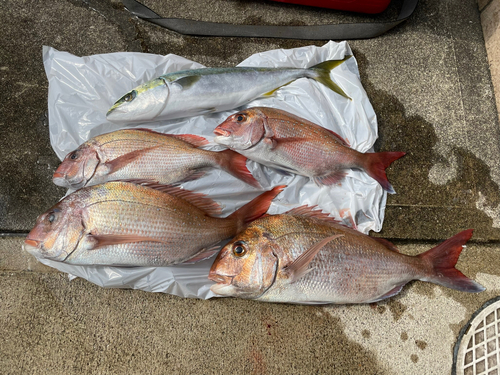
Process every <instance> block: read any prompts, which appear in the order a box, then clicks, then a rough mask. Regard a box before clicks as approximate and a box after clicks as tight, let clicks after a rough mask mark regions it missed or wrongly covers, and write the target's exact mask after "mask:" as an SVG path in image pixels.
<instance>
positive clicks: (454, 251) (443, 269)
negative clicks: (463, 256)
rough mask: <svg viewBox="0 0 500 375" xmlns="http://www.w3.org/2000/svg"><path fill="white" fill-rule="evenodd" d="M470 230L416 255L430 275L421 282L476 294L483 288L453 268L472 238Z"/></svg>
mask: <svg viewBox="0 0 500 375" xmlns="http://www.w3.org/2000/svg"><path fill="white" fill-rule="evenodd" d="M472 231H473V230H472V229H468V230H464V231H463V232H460V233H458V234H456V235H455V236H453V237H451V238H449V239H447V240H446V241H444V242H443V243H441V244H439V245H438V246H436V247H434V248H432V249H430V250H428V251H426V252H425V253H422V254H419V255H417V257H418V258H420V259H421V260H423V262H424V263H426V264H427V265H428V267H430V271H428V272H430V275H429V276H427V277H426V278H425V280H424V279H422V280H423V281H430V282H432V283H435V284H439V285H442V286H445V287H447V288H451V289H456V290H460V291H462V292H469V293H478V292H482V291H484V290H485V288H484V287H483V286H482V285H481V284H479V283H477V282H475V281H474V280H471V279H469V278H468V277H467V276H465V275H464V274H463V273H462V272H460V271H459V270H457V269H456V268H455V265H456V263H457V261H458V257H459V256H460V253H461V252H462V250H463V248H464V245H465V243H466V242H467V241H468V240H469V239H470V238H471V237H472Z"/></svg>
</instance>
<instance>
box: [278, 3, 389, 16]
mask: <svg viewBox="0 0 500 375" xmlns="http://www.w3.org/2000/svg"><path fill="white" fill-rule="evenodd" d="M273 1H279V2H280V3H291V4H301V5H308V6H313V7H321V8H330V9H338V10H348V11H351V12H359V13H371V14H374V13H380V12H383V11H384V10H385V9H386V8H387V6H388V5H389V3H390V2H391V0H273Z"/></svg>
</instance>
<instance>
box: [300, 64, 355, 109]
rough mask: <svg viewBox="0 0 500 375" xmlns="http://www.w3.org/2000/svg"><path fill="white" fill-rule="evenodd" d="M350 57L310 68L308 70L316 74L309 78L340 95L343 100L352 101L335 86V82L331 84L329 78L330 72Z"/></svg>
mask: <svg viewBox="0 0 500 375" xmlns="http://www.w3.org/2000/svg"><path fill="white" fill-rule="evenodd" d="M351 57H352V56H351V55H348V56H346V57H344V58H343V59H342V60H328V61H323V62H322V63H319V64H317V65H314V66H312V67H310V68H309V70H311V71H314V72H315V73H316V74H315V76H314V77H311V78H313V79H315V80H316V81H318V82H319V83H321V84H323V85H325V86H326V87H328V88H329V89H331V90H333V91H335V92H336V93H337V94H339V95H342V96H343V97H344V98H347V99H349V100H352V99H351V98H350V97H349V96H348V95H347V94H346V93H345V92H344V90H342V89H341V88H340V86H339V85H337V84H336V83H335V82H333V81H332V79H331V78H330V71H331V70H332V69H334V68H336V67H337V66H339V65H340V64H342V63H343V62H344V61H346V60H348V59H349V58H351Z"/></svg>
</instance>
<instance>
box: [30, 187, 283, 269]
mask: <svg viewBox="0 0 500 375" xmlns="http://www.w3.org/2000/svg"><path fill="white" fill-rule="evenodd" d="M153 187H154V188H152V187H146V186H141V185H136V184H133V183H128V182H108V183H105V184H101V185H94V186H90V187H85V188H82V189H80V190H77V191H76V192H74V193H73V194H70V195H68V196H67V197H66V198H64V199H63V200H61V201H60V202H59V203H57V204H56V205H55V206H53V207H52V208H51V209H49V210H48V211H47V212H45V213H44V214H42V215H40V216H39V217H38V219H37V221H36V224H35V227H34V228H33V229H32V230H31V232H30V233H29V234H28V236H27V238H26V240H25V244H24V248H25V249H26V250H27V251H28V252H30V253H31V254H33V255H35V256H36V257H39V258H46V259H51V260H55V261H59V262H65V263H69V264H77V265H109V266H111V265H115V266H168V265H173V264H178V263H183V262H189V263H193V262H196V261H199V260H202V259H206V258H208V257H210V256H212V255H213V254H214V253H215V252H216V251H217V250H218V248H217V246H216V245H217V244H218V243H219V242H220V241H223V240H225V239H227V238H231V237H232V236H234V235H236V233H238V231H240V230H242V229H243V228H244V227H245V226H246V225H247V224H248V223H249V222H251V221H252V220H254V219H256V218H258V217H260V216H261V215H263V214H265V212H266V211H267V209H268V208H269V205H270V204H271V201H272V199H273V198H274V197H275V196H276V195H278V194H279V193H280V192H281V191H282V190H283V188H284V186H278V187H275V188H274V189H272V190H269V191H266V192H264V193H263V194H261V195H260V196H258V197H256V198H255V199H254V200H252V201H251V202H249V203H247V204H246V205H244V206H243V207H241V208H240V209H238V210H237V211H235V212H234V213H233V214H231V215H229V216H228V217H226V218H218V217H215V215H217V214H219V213H220V211H221V208H220V206H219V205H218V204H217V203H216V202H214V201H213V200H211V199H210V198H207V197H206V196H204V195H203V194H197V193H192V192H190V191H186V190H182V189H180V188H178V187H169V186H153ZM214 246H215V247H214Z"/></svg>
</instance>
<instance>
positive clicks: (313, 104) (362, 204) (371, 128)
mask: <svg viewBox="0 0 500 375" xmlns="http://www.w3.org/2000/svg"><path fill="white" fill-rule="evenodd" d="M345 55H352V51H351V49H350V47H349V45H348V44H347V42H342V43H334V42H329V43H327V44H325V45H324V46H322V47H316V46H308V47H302V48H295V49H289V50H284V49H280V50H273V51H267V52H263V53H259V54H255V55H252V56H250V57H249V58H248V59H246V60H245V61H243V62H241V63H240V64H239V66H254V67H297V68H305V67H310V66H312V65H315V64H318V63H320V62H322V61H325V60H330V59H342V58H343V57H344V56H345ZM43 61H44V65H45V71H46V74H47V78H48V81H49V94H48V108H49V127H50V140H51V144H52V147H53V148H54V151H55V152H56V154H57V155H58V156H59V158H60V159H61V160H62V159H63V158H64V156H65V155H66V154H67V153H68V152H71V151H73V150H74V149H76V148H77V147H78V146H79V145H80V144H81V143H83V142H85V141H87V140H88V139H89V138H92V137H94V136H96V135H99V134H103V133H107V132H110V131H114V130H117V129H120V128H125V127H128V128H132V127H142V128H144V127H148V128H151V129H154V130H156V131H160V132H165V133H174V134H197V135H201V136H203V137H205V138H207V139H208V140H209V141H210V144H209V145H207V146H206V148H207V149H211V150H221V149H222V147H221V146H219V145H217V144H215V143H213V130H214V128H215V127H216V126H217V125H218V124H220V123H221V122H222V121H223V120H224V119H225V118H226V117H228V116H229V115H231V114H233V113H234V112H236V111H237V110H236V109H235V110H234V111H226V112H221V113H216V114H211V115H206V116H196V117H189V118H184V119H179V120H169V121H161V122H150V123H145V124H134V125H131V126H120V125H117V124H113V123H110V122H108V121H106V112H107V110H108V109H109V108H110V107H111V105H112V104H113V103H114V102H115V101H116V100H117V99H118V98H119V97H121V96H122V95H123V94H124V93H126V92H127V91H129V90H131V89H133V88H134V87H136V86H138V85H139V84H141V83H143V82H145V81H148V80H150V79H152V78H155V77H157V76H159V75H161V74H164V73H168V72H174V71H179V70H184V69H192V68H202V67H203V66H202V65H200V64H198V63H196V62H193V61H189V60H187V59H185V58H183V57H179V56H176V55H171V54H170V55H167V56H159V55H152V54H144V53H129V52H122V53H111V54H104V55H94V56H86V57H78V56H74V55H71V54H69V53H67V52H60V51H57V50H55V49H53V48H50V47H44V49H43ZM331 75H332V79H333V80H334V82H336V83H337V84H339V85H340V86H341V87H342V89H343V90H344V91H345V92H346V93H347V94H348V95H349V96H350V97H351V98H352V101H349V100H346V99H345V98H343V97H341V96H340V95H338V94H336V93H334V92H333V91H331V90H330V89H328V88H327V87H325V86H323V85H321V84H319V83H317V82H315V81H314V80H311V79H306V78H303V79H299V80H297V81H295V82H293V83H291V84H289V85H287V86H285V87H282V88H280V89H279V90H278V91H277V92H276V95H275V96H274V97H271V98H265V99H258V100H254V101H252V102H251V103H249V104H248V105H246V106H245V107H247V108H249V107H255V106H264V107H275V108H279V109H282V110H285V111H288V112H291V113H293V114H295V115H298V116H301V117H304V118H306V119H308V120H310V121H312V122H314V123H317V124H320V125H322V126H324V127H326V128H329V129H331V130H333V131H335V132H336V133H338V134H339V135H341V136H342V137H343V138H344V139H346V140H348V142H349V143H350V145H351V147H353V148H354V149H356V150H358V151H361V152H367V151H373V150H372V146H373V144H374V142H375V140H376V139H377V120H376V115H375V113H374V111H373V108H372V106H371V104H370V102H369V100H368V97H367V95H366V92H365V90H364V89H363V87H362V85H361V82H360V79H359V72H358V68H357V63H356V60H355V58H354V57H353V58H351V59H349V60H347V61H346V62H345V63H343V64H341V65H340V66H339V67H337V68H335V69H334V70H333V71H332V73H331ZM248 168H249V170H250V171H251V172H252V173H253V175H254V176H255V178H256V179H257V180H259V182H260V183H261V184H262V186H263V187H264V189H266V190H268V189H269V188H272V187H274V186H276V185H282V184H285V185H288V187H287V188H286V189H285V191H284V192H283V193H281V194H280V195H279V196H278V198H276V199H275V200H274V202H273V203H272V205H271V207H270V209H269V211H268V212H269V213H270V214H277V213H282V212H285V211H288V210H289V209H291V208H293V207H297V206H300V205H304V204H306V205H318V206H319V207H320V208H322V209H323V210H324V211H326V212H329V213H330V214H331V215H332V216H335V217H336V218H338V219H340V220H344V221H346V222H347V223H349V222H350V220H355V221H356V224H357V228H358V230H360V231H361V232H364V233H368V231H370V230H374V231H380V229H381V227H382V221H383V217H384V209H385V202H386V192H385V191H384V190H383V189H382V187H381V186H380V185H379V184H378V183H377V182H376V181H375V180H373V179H372V178H370V177H368V175H366V174H365V173H363V172H360V171H353V170H352V171H349V173H348V175H347V177H346V178H345V179H344V180H343V181H342V182H341V184H339V185H336V186H331V187H321V188H320V187H318V186H316V185H315V184H314V183H313V182H312V181H309V179H308V178H306V177H302V176H292V175H288V176H286V175H282V174H279V173H276V171H274V170H272V169H270V168H267V167H263V166H261V165H259V164H257V163H255V162H252V161H249V162H248ZM183 187H184V188H185V189H188V190H193V191H196V192H201V193H205V194H207V195H208V196H210V197H212V198H213V199H214V200H216V201H217V202H219V203H220V204H221V205H222V207H223V213H222V216H223V217H225V216H227V215H229V214H230V213H232V212H233V211H235V210H236V209H237V208H239V207H241V206H242V205H243V204H245V203H246V202H248V201H249V200H250V199H252V198H254V197H255V196H257V195H258V194H259V193H260V191H258V190H257V189H254V188H252V187H250V186H248V185H246V184H245V183H243V182H241V181H239V180H237V179H235V178H234V177H232V176H230V175H228V174H226V173H225V172H222V171H220V170H213V171H210V172H209V173H207V174H206V175H205V176H204V177H203V178H201V179H199V180H196V181H190V182H187V183H184V184H183ZM213 260H214V257H212V258H211V259H208V260H206V261H203V262H200V263H197V264H195V265H178V266H173V267H158V268H154V267H136V268H133V267H132V268H122V267H104V266H73V265H69V264H64V263H59V262H54V261H49V260H44V259H40V261H41V262H42V263H44V264H47V265H49V266H51V267H55V268H57V269H59V270H61V271H63V272H67V273H68V274H70V275H75V276H79V277H82V278H85V279H87V280H88V281H91V282H93V283H95V284H98V285H101V286H103V287H121V288H136V289H142V290H146V291H151V292H165V293H172V294H175V295H179V296H182V297H198V298H210V297H213V296H214V295H213V294H212V293H211V292H210V290H209V288H210V285H211V284H212V283H211V282H210V281H209V280H208V279H207V275H208V271H209V269H210V266H211V264H212V262H213Z"/></svg>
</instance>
